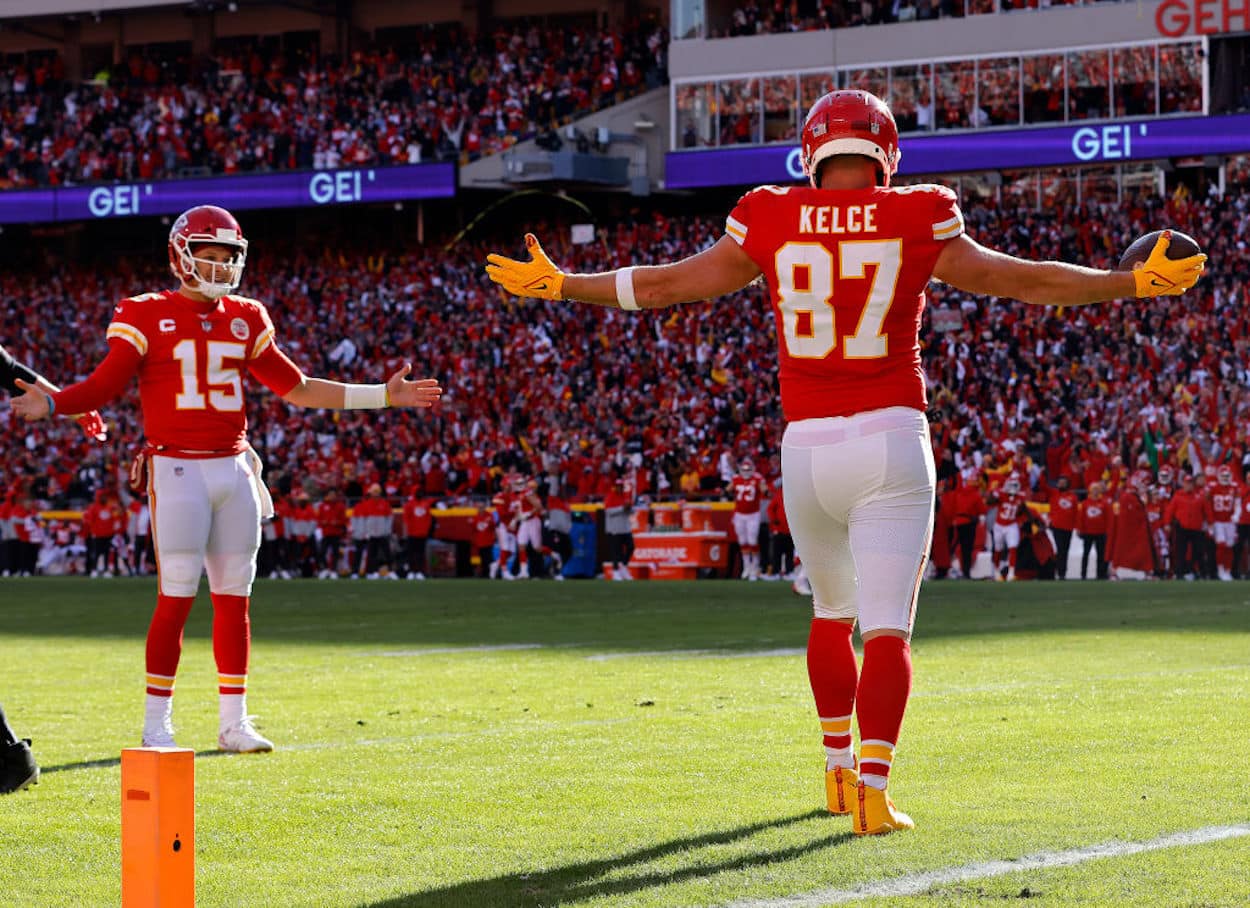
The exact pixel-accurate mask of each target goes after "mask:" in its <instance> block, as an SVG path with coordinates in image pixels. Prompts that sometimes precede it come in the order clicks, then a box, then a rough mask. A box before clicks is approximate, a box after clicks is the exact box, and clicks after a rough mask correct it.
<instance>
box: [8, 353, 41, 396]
mask: <svg viewBox="0 0 1250 908" xmlns="http://www.w3.org/2000/svg"><path fill="white" fill-rule="evenodd" d="M19 378H20V379H21V380H22V381H24V382H29V383H30V384H34V383H35V382H36V381H38V380H39V376H38V375H37V374H36V373H35V372H33V371H31V369H29V368H28V367H27V366H23V365H22V364H21V363H19V362H18V361H17V360H15V359H14V358H13V356H12V355H11V354H10V353H9V351H8V350H6V349H4V347H3V346H0V388H4V389H5V390H6V391H8V392H9V393H10V394H21V393H22V389H21V388H19V387H18V386H17V379H19Z"/></svg>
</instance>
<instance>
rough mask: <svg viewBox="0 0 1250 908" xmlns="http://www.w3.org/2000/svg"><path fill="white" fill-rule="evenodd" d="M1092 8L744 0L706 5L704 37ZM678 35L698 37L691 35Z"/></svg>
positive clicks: (1022, 1)
mask: <svg viewBox="0 0 1250 908" xmlns="http://www.w3.org/2000/svg"><path fill="white" fill-rule="evenodd" d="M1081 5H1093V3H1092V0H1086V2H1082V0H860V2H856V3H838V2H834V0H799V2H781V0H773V2H770V0H747V2H745V3H718V2H712V3H709V4H708V10H707V37H709V38H737V37H743V36H745V35H766V34H779V33H784V32H803V31H820V30H824V29H831V28H852V27H855V26H861V25H884V24H887V23H891V22H916V21H925V20H930V19H951V18H956V19H958V18H963V17H964V16H982V15H989V14H993V13H1010V12H1013V11H1019V10H1028V9H1038V8H1039V7H1040V8H1044V7H1050V6H1081ZM679 37H696V35H694V34H689V35H680V36H679Z"/></svg>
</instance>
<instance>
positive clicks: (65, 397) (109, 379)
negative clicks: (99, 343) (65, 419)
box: [0, 345, 137, 441]
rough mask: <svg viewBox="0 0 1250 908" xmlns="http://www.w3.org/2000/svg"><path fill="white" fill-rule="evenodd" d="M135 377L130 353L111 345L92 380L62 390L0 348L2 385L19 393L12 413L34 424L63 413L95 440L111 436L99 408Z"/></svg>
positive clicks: (92, 375) (0, 377) (102, 439)
mask: <svg viewBox="0 0 1250 908" xmlns="http://www.w3.org/2000/svg"><path fill="white" fill-rule="evenodd" d="M136 361H137V360H136ZM133 374H134V362H132V361H131V357H130V354H129V353H128V352H127V351H126V350H124V349H115V348H114V347H113V346H112V345H110V349H109V355H108V356H107V357H105V359H104V362H102V363H101V364H100V365H99V366H98V367H97V368H96V370H95V371H94V372H93V373H92V374H91V377H90V378H88V379H87V380H86V381H83V382H79V383H78V384H76V385H71V386H70V387H69V388H67V389H65V390H62V389H60V388H58V387H57V386H56V385H54V384H52V382H50V381H48V380H47V379H46V378H44V377H43V376H42V375H40V374H39V373H37V372H35V371H34V370H33V369H31V368H30V367H29V366H24V365H22V364H21V363H19V362H17V361H16V360H14V359H13V357H12V356H10V355H9V354H8V352H7V351H5V350H4V348H3V347H0V384H3V385H4V386H5V387H7V388H9V389H10V391H11V392H13V393H19V394H20V396H18V397H14V399H13V411H14V412H15V413H17V415H18V416H21V417H22V418H23V419H26V420H27V421H33V420H37V419H44V418H45V417H48V416H51V415H53V413H56V412H60V413H63V414H65V415H67V416H70V417H71V418H73V419H75V420H77V421H78V425H79V426H81V427H82V430H83V432H84V434H86V435H87V437H89V438H94V439H95V440H96V441H104V440H105V439H106V438H107V437H108V429H107V427H106V426H105V424H104V419H103V418H102V417H101V416H100V413H99V411H98V410H97V407H100V406H102V405H103V404H105V403H107V402H108V401H109V400H111V399H113V398H114V397H116V396H117V395H118V394H120V393H121V390H122V389H123V388H124V387H125V383H126V382H127V381H128V380H129V378H130V376H131V375H133Z"/></svg>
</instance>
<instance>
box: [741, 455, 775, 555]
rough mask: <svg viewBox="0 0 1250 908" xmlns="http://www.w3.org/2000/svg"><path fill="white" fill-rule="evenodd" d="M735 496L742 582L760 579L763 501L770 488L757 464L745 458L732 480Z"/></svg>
mask: <svg viewBox="0 0 1250 908" xmlns="http://www.w3.org/2000/svg"><path fill="white" fill-rule="evenodd" d="M732 487H733V493H734V517H733V523H734V536H735V537H736V538H737V540H738V547H739V548H740V549H741V550H742V579H743V580H759V579H760V502H761V501H762V500H763V498H764V493H765V491H766V490H767V488H768V486H767V484H766V483H765V482H764V478H763V477H762V476H760V475H759V474H758V473H756V472H755V464H754V463H752V462H751V459H750V458H749V457H744V458H742V460H741V461H740V462H739V464H738V475H737V476H735V477H734V478H733V481H732Z"/></svg>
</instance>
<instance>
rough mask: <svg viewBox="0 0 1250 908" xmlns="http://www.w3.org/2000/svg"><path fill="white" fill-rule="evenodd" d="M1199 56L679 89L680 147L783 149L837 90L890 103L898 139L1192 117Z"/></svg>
mask: <svg viewBox="0 0 1250 908" xmlns="http://www.w3.org/2000/svg"><path fill="white" fill-rule="evenodd" d="M1200 53H1201V50H1200V47H1199V45H1197V44H1195V43H1193V42H1182V43H1179V44H1175V45H1169V44H1159V45H1155V44H1142V45H1135V46H1127V47H1117V48H1114V49H1110V50H1108V49H1107V48H1095V49H1090V50H1083V51H1074V52H1070V53H1068V54H1067V55H1066V57H1065V55H1064V54H1034V55H1023V56H1002V57H995V58H981V59H978V60H975V61H974V60H971V59H967V60H945V61H942V62H939V63H905V64H901V65H897V66H891V67H885V66H873V67H867V68H864V69H854V70H844V71H842V72H841V73H804V74H802V75H794V74H791V75H774V76H767V77H764V78H758V79H757V78H733V79H721V80H719V81H708V82H687V83H683V84H681V85H678V86H677V88H676V91H675V94H674V99H675V106H676V111H677V123H678V131H679V133H680V136H679V139H678V141H679V143H680V144H681V146H682V147H683V148H694V147H697V146H699V145H735V144H757V143H761V142H791V141H793V140H794V138H795V136H796V135H797V129H798V125H799V117H800V112H801V111H806V110H808V109H810V107H811V105H812V104H814V103H815V102H816V99H818V98H819V97H820V96H821V95H823V94H824V93H825V92H827V91H832V90H833V89H834V88H835V86H841V87H843V88H854V89H860V90H862V91H867V92H871V93H873V94H875V95H877V96H878V97H881V98H886V99H888V101H889V104H890V107H891V109H892V110H893V111H894V115H895V119H896V120H897V122H898V126H899V130H900V131H901V132H927V131H929V130H943V129H972V128H981V127H986V126H1013V125H1018V124H1020V123H1025V124H1032V123H1037V124H1045V123H1052V122H1061V121H1065V120H1067V121H1073V120H1084V119H1108V118H1113V117H1126V116H1146V115H1153V114H1155V113H1156V112H1158V113H1161V114H1181V113H1191V114H1194V113H1200V112H1201V111H1202V105H1203V98H1204V96H1205V92H1204V88H1203V67H1202V63H1201V58H1200ZM1109 55H1110V56H1109ZM1156 58H1157V60H1156ZM1156 63H1157V66H1156ZM1156 68H1157V76H1158V78H1157V80H1156Z"/></svg>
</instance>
